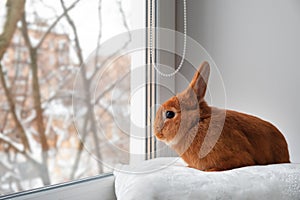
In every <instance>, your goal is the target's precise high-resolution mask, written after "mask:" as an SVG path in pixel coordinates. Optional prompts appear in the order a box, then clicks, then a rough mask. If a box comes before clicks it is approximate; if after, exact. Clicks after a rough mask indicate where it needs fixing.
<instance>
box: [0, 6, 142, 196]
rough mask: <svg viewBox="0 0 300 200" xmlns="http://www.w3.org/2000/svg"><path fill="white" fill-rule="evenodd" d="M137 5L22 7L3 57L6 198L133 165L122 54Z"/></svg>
mask: <svg viewBox="0 0 300 200" xmlns="http://www.w3.org/2000/svg"><path fill="white" fill-rule="evenodd" d="M5 4H6V1H1V2H0V26H1V28H0V31H1V32H2V31H5V29H4V23H5V21H6V8H5ZM137 9H140V10H142V9H144V8H143V7H140V8H138V7H137V5H136V4H134V3H133V1H131V0H116V1H111V0H90V1H81V0H76V1H63V0H55V1H44V0H27V1H26V4H25V8H24V12H25V16H26V18H24V19H23V20H22V21H21V20H20V21H19V22H18V24H17V28H16V31H15V32H14V34H13V37H12V40H11V43H10V45H9V47H8V48H7V49H6V51H5V54H4V56H3V59H2V60H1V65H2V68H1V72H2V73H1V74H0V75H1V80H2V81H1V85H0V93H1V95H0V158H1V159H0V195H3V194H8V193H13V192H18V191H23V190H28V189H33V188H37V187H42V186H45V185H51V184H56V183H62V182H66V181H70V180H75V179H80V178H84V177H89V176H94V175H97V174H101V173H106V172H111V171H112V167H113V165H114V164H117V163H125V164H126V163H128V162H129V159H130V158H129V153H128V152H129V145H130V141H129V137H128V134H129V131H130V122H129V120H130V93H131V89H130V73H131V60H132V59H131V56H130V54H122V50H124V49H126V47H127V46H128V44H129V42H130V37H131V35H130V30H132V28H131V27H136V26H135V25H134V22H133V20H131V19H132V18H131V17H130V16H132V13H133V11H134V10H137ZM20 12H21V11H20ZM141 17H142V16H141ZM118 35H120V37H118ZM113 37H114V38H115V39H114V41H115V43H114V45H112V46H110V47H109V48H105V47H107V46H108V45H107V43H109V42H111V40H112V39H111V38H113ZM118 38H119V39H120V38H121V39H120V40H118ZM105 44H106V45H105ZM115 116H117V117H115ZM108 144H109V145H108ZM111 146H113V147H114V148H112V147H111ZM116 149H120V150H121V151H124V152H126V154H119V153H118V152H119V151H118V150H116ZM124 155H125V156H124Z"/></svg>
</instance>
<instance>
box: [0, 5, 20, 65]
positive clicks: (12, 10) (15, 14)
mask: <svg viewBox="0 0 300 200" xmlns="http://www.w3.org/2000/svg"><path fill="white" fill-rule="evenodd" d="M24 4H25V0H8V1H7V3H6V10H7V14H6V21H5V25H4V29H3V32H2V34H1V35H0V61H1V60H2V57H3V55H4V53H5V51H6V49H7V48H8V46H9V43H10V41H11V39H12V36H13V34H14V32H15V30H16V27H17V22H18V21H19V20H20V19H21V17H22V13H23V12H24Z"/></svg>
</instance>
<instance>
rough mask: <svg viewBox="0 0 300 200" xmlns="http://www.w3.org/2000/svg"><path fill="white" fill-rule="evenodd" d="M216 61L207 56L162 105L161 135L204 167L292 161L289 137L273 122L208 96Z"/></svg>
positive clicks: (158, 121) (157, 127)
mask: <svg viewBox="0 0 300 200" xmlns="http://www.w3.org/2000/svg"><path fill="white" fill-rule="evenodd" d="M209 74H210V66H209V64H208V62H206V61H204V62H203V63H202V64H201V65H200V66H199V69H198V71H196V73H195V75H194V77H193V79H192V81H191V82H190V84H189V86H188V87H187V88H186V89H185V90H184V91H183V92H181V93H179V94H177V95H176V96H173V97H171V98H170V99H169V100H167V101H166V102H165V103H163V104H162V105H161V106H160V107H159V108H158V110H157V113H156V117H155V120H154V127H153V128H154V134H155V136H156V138H157V139H158V140H160V141H163V142H164V143H166V144H168V145H169V146H170V147H171V148H172V149H174V150H175V151H176V152H177V154H179V156H180V157H181V158H182V159H183V160H184V161H185V162H186V163H187V164H188V167H191V168H195V169H199V170H202V171H223V170H230V169H233V168H239V167H244V166H251V165H266V164H275V163H289V162H290V159H289V152H288V146H287V142H286V140H285V138H284V136H283V135H282V133H281V132H280V131H279V130H278V129H277V128H276V127H275V126H274V125H272V124H271V123H269V122H267V121H264V120H262V119H260V118H258V117H255V116H251V115H248V114H244V113H240V112H236V111H232V110H224V109H219V108H215V107H211V106H209V105H208V104H207V103H206V101H205V100H204V96H205V92H206V88H207V82H208V78H209Z"/></svg>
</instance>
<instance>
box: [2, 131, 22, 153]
mask: <svg viewBox="0 0 300 200" xmlns="http://www.w3.org/2000/svg"><path fill="white" fill-rule="evenodd" d="M0 140H3V141H4V142H6V143H8V144H10V145H11V146H13V147H14V148H15V149H17V150H18V151H20V152H22V151H24V147H23V145H22V144H20V143H17V142H15V141H13V140H12V139H11V138H9V137H7V136H5V135H3V134H2V133H0Z"/></svg>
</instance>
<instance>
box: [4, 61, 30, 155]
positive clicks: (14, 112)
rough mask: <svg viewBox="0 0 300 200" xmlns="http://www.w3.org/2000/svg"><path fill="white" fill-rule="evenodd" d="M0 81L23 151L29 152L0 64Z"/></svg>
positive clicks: (24, 133)
mask: <svg viewBox="0 0 300 200" xmlns="http://www.w3.org/2000/svg"><path fill="white" fill-rule="evenodd" d="M0 79H1V83H2V86H3V89H4V92H5V96H6V98H7V101H8V104H9V108H10V112H11V113H12V116H13V119H14V121H15V123H16V127H17V129H18V131H19V132H20V137H21V140H22V143H23V145H24V148H25V150H29V151H30V146H29V142H28V138H27V136H26V132H25V129H24V127H23V125H22V123H21V122H20V120H19V118H18V116H17V114H16V110H15V102H14V100H13V98H12V96H11V93H10V90H9V88H8V87H7V84H6V81H5V77H4V72H3V67H2V65H1V64H0Z"/></svg>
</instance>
